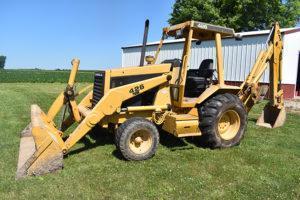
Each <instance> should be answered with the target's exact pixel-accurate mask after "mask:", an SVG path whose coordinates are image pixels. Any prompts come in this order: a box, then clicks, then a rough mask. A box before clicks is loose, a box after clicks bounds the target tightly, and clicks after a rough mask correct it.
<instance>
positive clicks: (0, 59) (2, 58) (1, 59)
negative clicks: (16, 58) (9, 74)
mask: <svg viewBox="0 0 300 200" xmlns="http://www.w3.org/2000/svg"><path fill="white" fill-rule="evenodd" d="M5 61H6V56H0V69H4V66H5Z"/></svg>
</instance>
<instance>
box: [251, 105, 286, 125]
mask: <svg viewBox="0 0 300 200" xmlns="http://www.w3.org/2000/svg"><path fill="white" fill-rule="evenodd" d="M285 119H286V111H285V108H284V107H282V108H281V109H279V108H277V107H274V106H272V105H270V104H267V105H266V106H265V107H264V110H263V111H262V114H261V115H260V117H259V118H258V120H257V122H256V125H258V126H263V127H267V128H276V127H280V126H282V125H283V124H284V122H285Z"/></svg>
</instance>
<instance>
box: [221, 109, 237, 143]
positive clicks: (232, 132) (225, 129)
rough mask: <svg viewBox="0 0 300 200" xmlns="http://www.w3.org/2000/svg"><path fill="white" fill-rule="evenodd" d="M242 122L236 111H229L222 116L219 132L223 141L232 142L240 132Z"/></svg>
mask: <svg viewBox="0 0 300 200" xmlns="http://www.w3.org/2000/svg"><path fill="white" fill-rule="evenodd" d="M240 125H241V120H240V116H239V114H238V113H237V112H236V111H234V110H228V111H226V112H224V113H223V114H222V116H221V117H220V119H219V122H218V132H219V135H220V136H221V138H222V139H224V140H231V139H232V138H234V137H235V136H236V135H237V133H238V132H239V129H240Z"/></svg>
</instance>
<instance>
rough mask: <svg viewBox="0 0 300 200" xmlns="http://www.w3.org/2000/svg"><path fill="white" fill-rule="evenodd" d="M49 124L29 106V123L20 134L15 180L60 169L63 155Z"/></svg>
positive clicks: (39, 110)
mask: <svg viewBox="0 0 300 200" xmlns="http://www.w3.org/2000/svg"><path fill="white" fill-rule="evenodd" d="M51 123H52V122H49V121H47V120H46V115H45V114H44V113H43V112H42V111H41V109H40V108H39V107H38V106H37V105H32V106H31V123H30V124H29V125H28V126H27V127H26V128H25V129H24V130H23V131H22V132H21V140H20V150H19V160H18V168H17V173H16V179H20V178H23V177H25V176H32V175H42V174H45V173H49V172H53V171H56V170H58V169H62V167H63V153H62V150H61V148H60V146H59V145H58V142H57V140H56V138H55V137H56V135H57V130H56V129H55V127H54V126H53V124H51Z"/></svg>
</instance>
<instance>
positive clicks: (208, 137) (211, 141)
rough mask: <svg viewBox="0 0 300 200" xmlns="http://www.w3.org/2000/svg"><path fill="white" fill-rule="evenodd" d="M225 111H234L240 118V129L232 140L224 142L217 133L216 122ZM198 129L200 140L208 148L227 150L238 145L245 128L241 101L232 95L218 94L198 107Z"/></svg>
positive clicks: (245, 123) (245, 116)
mask: <svg viewBox="0 0 300 200" xmlns="http://www.w3.org/2000/svg"><path fill="white" fill-rule="evenodd" d="M227 110H234V111H235V112H236V113H237V114H238V115H239V117H240V127H239V130H238V132H237V134H236V135H235V136H234V138H232V139H230V140H224V139H223V138H222V137H221V136H220V134H219V133H218V122H219V119H220V117H221V116H222V114H223V113H224V112H226V111H227ZM199 120H200V123H199V127H200V130H201V132H202V136H201V139H202V140H203V142H204V143H205V145H206V146H208V147H210V148H213V149H214V148H227V147H232V146H235V145H238V144H239V143H240V141H241V140H242V138H243V137H244V134H245V132H246V127H247V112H246V110H245V108H244V106H243V103H242V102H241V100H240V99H239V98H238V97H237V96H236V95H233V94H229V93H225V94H219V95H216V96H214V97H212V98H211V99H209V100H208V101H207V102H205V103H204V105H203V106H201V107H199Z"/></svg>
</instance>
